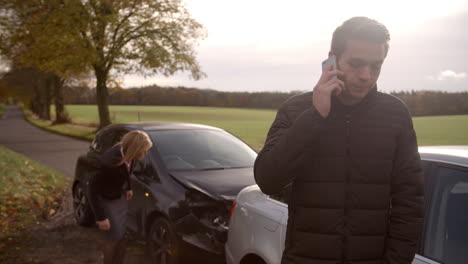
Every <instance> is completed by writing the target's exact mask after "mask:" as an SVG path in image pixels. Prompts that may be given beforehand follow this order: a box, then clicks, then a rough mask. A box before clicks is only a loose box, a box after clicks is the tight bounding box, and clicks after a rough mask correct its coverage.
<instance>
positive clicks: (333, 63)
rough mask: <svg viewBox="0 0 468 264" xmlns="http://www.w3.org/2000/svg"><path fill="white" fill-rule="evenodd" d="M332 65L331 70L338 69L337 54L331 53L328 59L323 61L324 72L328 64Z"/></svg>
mask: <svg viewBox="0 0 468 264" xmlns="http://www.w3.org/2000/svg"><path fill="white" fill-rule="evenodd" d="M330 64H331V65H332V68H331V71H334V70H336V56H335V55H331V56H330V57H328V59H326V60H324V61H323V62H322V72H325V71H326V69H327V66H328V65H330Z"/></svg>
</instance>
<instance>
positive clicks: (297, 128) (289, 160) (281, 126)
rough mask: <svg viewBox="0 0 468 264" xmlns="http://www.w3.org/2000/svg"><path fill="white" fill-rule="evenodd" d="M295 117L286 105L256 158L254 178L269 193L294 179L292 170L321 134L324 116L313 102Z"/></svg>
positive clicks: (274, 192)
mask: <svg viewBox="0 0 468 264" xmlns="http://www.w3.org/2000/svg"><path fill="white" fill-rule="evenodd" d="M310 104H311V106H310V107H309V108H307V109H306V110H305V111H303V112H302V113H301V114H299V116H298V117H297V118H296V119H295V120H294V121H292V120H291V119H290V117H289V116H288V115H287V107H288V106H287V105H283V106H282V107H281V108H280V109H279V110H278V113H277V115H276V118H275V120H274V121H273V124H272V126H271V128H270V131H269V132H268V136H267V139H266V142H265V146H264V147H263V149H262V150H261V151H260V153H259V154H258V156H257V159H256V160H255V165H254V176H255V181H256V182H257V184H258V186H259V187H260V189H261V190H262V192H264V193H266V194H277V193H279V192H280V191H281V190H282V189H283V187H284V186H286V185H287V184H288V183H289V182H291V181H292V180H293V175H292V173H291V172H290V171H291V170H292V168H293V166H294V162H295V161H297V160H298V158H299V156H300V155H301V153H302V151H303V150H304V146H305V145H308V144H310V142H312V141H313V140H314V139H315V138H316V137H317V135H318V131H319V128H320V126H321V124H322V123H323V122H324V120H325V119H324V118H323V117H322V116H321V115H320V114H319V113H318V112H317V110H316V109H315V108H314V107H313V106H312V100H311V102H310Z"/></svg>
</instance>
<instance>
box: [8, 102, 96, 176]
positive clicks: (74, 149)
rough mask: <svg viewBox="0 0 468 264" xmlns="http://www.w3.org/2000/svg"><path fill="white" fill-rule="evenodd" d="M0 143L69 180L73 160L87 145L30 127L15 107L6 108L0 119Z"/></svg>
mask: <svg viewBox="0 0 468 264" xmlns="http://www.w3.org/2000/svg"><path fill="white" fill-rule="evenodd" d="M0 144H1V145H3V146H5V147H7V148H9V149H11V150H13V151H15V152H19V153H21V154H23V155H25V156H27V157H29V158H31V159H33V160H36V161H38V162H40V163H42V164H44V165H46V166H47V167H50V168H53V169H55V170H57V171H59V172H60V173H62V174H64V175H65V176H68V177H73V176H74V171H75V163H76V160H77V158H78V157H79V155H81V154H84V153H85V152H86V151H87V149H88V146H89V142H87V141H84V140H77V139H73V138H70V137H65V136H60V135H57V134H53V133H50V132H47V131H45V130H42V129H40V128H37V127H35V126H33V125H31V124H29V123H28V122H27V121H26V120H25V119H24V116H23V112H22V111H21V109H20V108H19V107H16V106H8V107H7V111H6V113H5V114H4V115H3V118H2V119H0Z"/></svg>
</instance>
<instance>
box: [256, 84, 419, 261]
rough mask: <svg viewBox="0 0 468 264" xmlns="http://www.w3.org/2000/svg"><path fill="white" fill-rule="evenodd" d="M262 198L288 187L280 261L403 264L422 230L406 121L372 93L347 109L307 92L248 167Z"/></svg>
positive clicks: (393, 101) (389, 100)
mask: <svg viewBox="0 0 468 264" xmlns="http://www.w3.org/2000/svg"><path fill="white" fill-rule="evenodd" d="M254 172H255V179H256V182H257V184H258V185H259V187H260V189H261V190H262V191H263V192H264V193H266V194H277V193H279V192H281V191H282V189H283V188H284V186H286V185H288V184H291V185H290V186H291V188H292V189H291V197H290V201H289V207H288V210H289V219H288V226H287V234H286V241H285V250H284V253H283V258H282V263H284V264H289V263H300V264H303V263H314V264H332V263H333V264H335V263H340V264H351V263H352V264H382V263H385V264H410V263H411V261H412V259H413V257H414V254H415V252H416V244H417V240H418V236H419V233H420V230H421V227H422V222H423V207H424V204H423V197H424V196H423V190H424V187H423V174H422V169H421V165H420V157H419V153H418V149H417V142H416V136H415V132H414V129H413V124H412V120H411V116H410V114H409V112H408V110H407V108H406V106H405V105H404V104H403V102H401V101H400V100H399V99H397V98H395V97H393V96H391V95H388V94H384V93H380V92H378V91H377V89H373V90H372V91H371V92H369V94H368V95H367V96H366V97H365V98H364V99H363V100H362V101H361V102H360V103H358V104H357V105H354V106H346V105H343V104H341V103H340V102H339V100H337V99H336V98H335V97H333V98H332V106H331V111H330V114H329V116H328V117H327V118H323V117H322V116H321V115H320V114H319V113H318V112H317V110H316V109H315V108H314V107H313V106H312V93H311V92H310V93H305V94H301V95H297V96H295V97H292V98H290V99H288V100H287V101H286V102H285V103H284V104H283V105H282V106H281V108H280V109H279V111H278V113H277V116H276V119H275V120H274V122H273V124H272V126H271V128H270V131H269V133H268V137H267V140H266V143H265V146H264V148H263V149H262V151H261V152H260V153H259V155H258V157H257V160H256V162H255V167H254Z"/></svg>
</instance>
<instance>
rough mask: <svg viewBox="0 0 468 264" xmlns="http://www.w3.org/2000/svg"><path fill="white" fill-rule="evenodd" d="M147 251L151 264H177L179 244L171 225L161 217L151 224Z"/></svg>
mask: <svg viewBox="0 0 468 264" xmlns="http://www.w3.org/2000/svg"><path fill="white" fill-rule="evenodd" d="M146 245H147V251H148V255H149V257H150V259H151V263H153V264H178V263H179V260H180V243H179V239H178V238H177V235H176V233H175V232H174V229H173V228H172V225H171V223H170V222H169V221H168V220H167V219H165V218H162V217H159V218H156V219H155V220H154V221H153V223H152V224H151V228H150V230H149V233H148V236H147V242H146Z"/></svg>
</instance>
